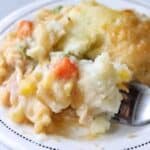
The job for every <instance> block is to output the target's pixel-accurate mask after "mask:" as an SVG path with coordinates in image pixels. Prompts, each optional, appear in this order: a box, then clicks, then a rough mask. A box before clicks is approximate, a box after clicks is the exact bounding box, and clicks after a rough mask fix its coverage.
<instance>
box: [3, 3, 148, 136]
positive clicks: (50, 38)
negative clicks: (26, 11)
mask: <svg viewBox="0 0 150 150" xmlns="http://www.w3.org/2000/svg"><path fill="white" fill-rule="evenodd" d="M149 48H150V20H149V18H148V17H146V18H145V19H143V18H142V17H139V15H138V14H136V13H135V12H134V11H132V10H121V11H119V10H112V9H110V8H107V7H105V6H103V5H101V4H99V3H97V2H95V1H88V2H81V3H79V4H77V5H74V6H59V7H56V8H54V9H43V10H41V11H39V12H38V14H37V15H36V17H35V19H34V20H32V21H31V20H21V21H19V22H18V24H17V25H16V27H15V28H14V30H13V31H11V32H10V33H8V34H7V35H6V37H5V38H4V39H3V40H2V41H1V44H0V104H1V105H2V106H5V107H7V108H8V114H9V116H10V118H11V119H12V120H13V121H14V122H16V123H19V124H30V125H33V126H34V130H35V132H37V133H41V132H42V133H43V132H44V133H50V134H52V133H56V132H57V131H58V130H64V128H69V126H73V123H75V124H77V125H78V126H82V127H84V128H87V129H88V132H89V134H91V135H97V134H100V133H105V132H106V131H108V130H109V128H110V126H111V123H110V122H111V118H112V117H113V116H114V114H116V113H117V112H118V110H119V107H120V104H121V101H122V99H123V96H122V94H121V92H120V91H121V90H123V91H128V86H127V85H128V83H129V82H131V81H138V82H141V83H145V84H147V85H150V49H149ZM70 123H71V124H70Z"/></svg>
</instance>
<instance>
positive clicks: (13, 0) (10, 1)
mask: <svg viewBox="0 0 150 150" xmlns="http://www.w3.org/2000/svg"><path fill="white" fill-rule="evenodd" d="M34 1H38V0H3V1H2V3H1V6H0V20H1V19H2V18H4V17H5V16H7V15H9V14H10V13H11V12H13V11H15V10H16V9H18V8H21V7H23V6H25V5H27V4H29V3H31V2H34ZM133 1H134V0H133ZM135 1H136V2H138V3H143V4H144V5H147V6H148V5H149V6H150V0H135ZM0 150H11V148H9V147H7V146H6V145H4V144H3V143H1V142H0Z"/></svg>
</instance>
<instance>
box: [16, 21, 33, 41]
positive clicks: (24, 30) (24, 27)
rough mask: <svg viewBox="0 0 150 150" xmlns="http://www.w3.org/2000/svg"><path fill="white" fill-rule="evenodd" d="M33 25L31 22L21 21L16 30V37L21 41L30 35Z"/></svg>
mask: <svg viewBox="0 0 150 150" xmlns="http://www.w3.org/2000/svg"><path fill="white" fill-rule="evenodd" d="M32 31H33V23H32V22H31V21H27V20H22V21H21V22H19V25H18V29H17V37H19V38H21V39H23V38H26V37H29V36H31V35H32Z"/></svg>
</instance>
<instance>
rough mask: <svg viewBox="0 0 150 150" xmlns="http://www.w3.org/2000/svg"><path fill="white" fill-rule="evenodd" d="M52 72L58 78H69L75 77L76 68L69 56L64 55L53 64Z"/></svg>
mask: <svg viewBox="0 0 150 150" xmlns="http://www.w3.org/2000/svg"><path fill="white" fill-rule="evenodd" d="M54 73H55V76H56V77H58V78H59V79H71V78H74V77H77V75H78V68H77V65H76V64H75V63H73V62H72V61H71V60H70V59H69V58H67V57H64V58H63V59H61V60H60V61H58V63H56V64H55V65H54Z"/></svg>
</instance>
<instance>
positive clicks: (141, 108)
mask: <svg viewBox="0 0 150 150" xmlns="http://www.w3.org/2000/svg"><path fill="white" fill-rule="evenodd" d="M123 95H124V100H123V101H122V103H121V106H120V110H119V112H118V113H117V114H116V115H115V117H114V119H116V120H118V121H119V122H120V123H125V124H129V125H133V126H139V125H144V124H147V123H150V88H149V87H147V86H145V85H142V84H138V83H133V84H131V85H130V87H129V93H125V92H123Z"/></svg>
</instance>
